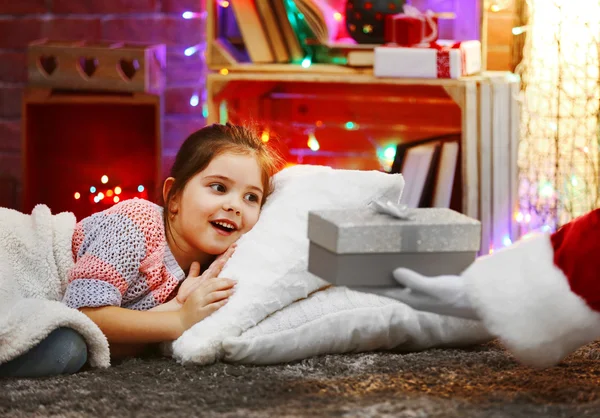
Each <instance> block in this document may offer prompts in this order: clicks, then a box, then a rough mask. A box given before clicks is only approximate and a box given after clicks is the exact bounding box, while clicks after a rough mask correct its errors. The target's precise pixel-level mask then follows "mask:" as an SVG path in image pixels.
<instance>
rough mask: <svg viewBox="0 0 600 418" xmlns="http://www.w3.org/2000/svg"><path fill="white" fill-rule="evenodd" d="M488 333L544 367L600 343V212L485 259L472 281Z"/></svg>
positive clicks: (472, 270) (470, 274) (470, 272)
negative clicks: (598, 339)
mask: <svg viewBox="0 0 600 418" xmlns="http://www.w3.org/2000/svg"><path fill="white" fill-rule="evenodd" d="M463 276H464V277H465V279H466V283H467V287H468V294H469V298H470V300H471V302H472V304H473V306H474V307H475V309H476V310H477V312H478V314H479V316H480V317H481V318H482V320H483V322H484V324H485V326H486V327H487V329H488V330H489V331H490V332H491V333H493V334H494V335H496V336H497V337H499V338H500V339H501V340H502V342H503V343H504V344H505V345H506V347H507V348H508V349H509V350H510V351H511V352H512V353H513V354H514V356H515V357H516V358H517V359H518V360H519V361H521V362H523V363H525V364H529V365H533V366H538V367H546V366H551V365H554V364H556V363H558V362H559V361H560V360H562V359H563V358H564V357H565V356H566V355H568V354H569V353H571V352H572V351H574V350H576V349H577V348H579V347H581V346H582V345H584V344H587V343H589V342H591V341H594V340H596V339H597V338H599V337H600V313H599V312H600V209H596V210H594V211H592V212H590V213H588V214H586V215H584V216H581V217H579V218H577V219H575V220H573V221H571V222H570V223H568V224H567V225H565V226H563V227H562V228H561V229H559V230H558V231H557V232H556V233H554V234H541V235H537V236H534V237H531V238H529V239H525V240H522V241H520V242H518V243H516V244H515V245H513V246H511V247H509V248H506V249H503V250H501V251H498V252H495V253H493V254H490V255H488V256H484V257H481V258H479V259H478V260H477V261H476V262H475V263H473V265H471V266H470V267H469V268H468V269H467V270H466V271H465V272H464V273H463Z"/></svg>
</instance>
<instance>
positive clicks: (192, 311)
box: [179, 277, 236, 331]
mask: <svg viewBox="0 0 600 418" xmlns="http://www.w3.org/2000/svg"><path fill="white" fill-rule="evenodd" d="M235 284H236V281H235V280H231V279H220V278H218V277H213V278H210V279H206V280H203V281H202V282H201V283H200V284H199V285H198V287H197V289H196V290H194V291H193V292H192V294H190V295H189V297H188V298H187V300H186V301H185V303H184V304H183V306H182V308H181V310H180V311H179V315H180V316H179V317H180V320H181V325H182V327H183V330H184V331H185V330H187V329H189V328H190V327H191V326H192V325H194V324H196V323H197V322H200V321H202V320H203V319H204V318H206V317H207V316H209V315H210V314H212V313H213V312H215V311H216V310H218V309H220V308H222V307H223V306H224V305H225V304H226V303H227V301H228V300H229V297H230V296H231V295H233V292H234V289H233V287H234V286H235Z"/></svg>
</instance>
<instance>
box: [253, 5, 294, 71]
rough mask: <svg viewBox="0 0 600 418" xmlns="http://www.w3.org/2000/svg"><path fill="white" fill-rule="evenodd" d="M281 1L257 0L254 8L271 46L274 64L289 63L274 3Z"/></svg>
mask: <svg viewBox="0 0 600 418" xmlns="http://www.w3.org/2000/svg"><path fill="white" fill-rule="evenodd" d="M278 2H279V3H281V0H258V1H257V2H256V8H257V10H258V14H259V15H260V18H261V22H262V25H263V28H264V30H265V32H266V35H267V37H268V39H269V42H270V44H271V49H272V51H273V55H274V58H275V62H279V63H283V62H289V61H290V53H289V51H288V48H287V45H286V42H285V40H284V36H283V32H282V30H281V29H280V25H279V23H278V17H277V14H276V12H275V8H274V3H278Z"/></svg>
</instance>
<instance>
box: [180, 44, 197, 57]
mask: <svg viewBox="0 0 600 418" xmlns="http://www.w3.org/2000/svg"><path fill="white" fill-rule="evenodd" d="M196 51H198V45H194V46H190V47H189V48H186V49H185V51H183V54H184V55H185V56H186V57H190V56H192V55H194V53H195V52H196Z"/></svg>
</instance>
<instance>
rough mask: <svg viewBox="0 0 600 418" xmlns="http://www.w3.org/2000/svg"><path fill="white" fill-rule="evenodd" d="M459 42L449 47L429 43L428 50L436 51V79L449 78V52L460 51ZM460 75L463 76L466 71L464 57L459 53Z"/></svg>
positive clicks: (462, 52) (463, 54) (462, 53)
mask: <svg viewBox="0 0 600 418" xmlns="http://www.w3.org/2000/svg"><path fill="white" fill-rule="evenodd" d="M460 47H461V42H455V43H453V44H451V45H440V44H438V43H437V42H431V43H430V44H429V48H432V49H435V50H437V58H436V68H437V77H438V78H450V51H451V50H452V49H460ZM460 55H461V67H462V68H461V75H465V70H466V68H467V67H466V63H467V59H466V55H465V53H464V51H461V54H460Z"/></svg>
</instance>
